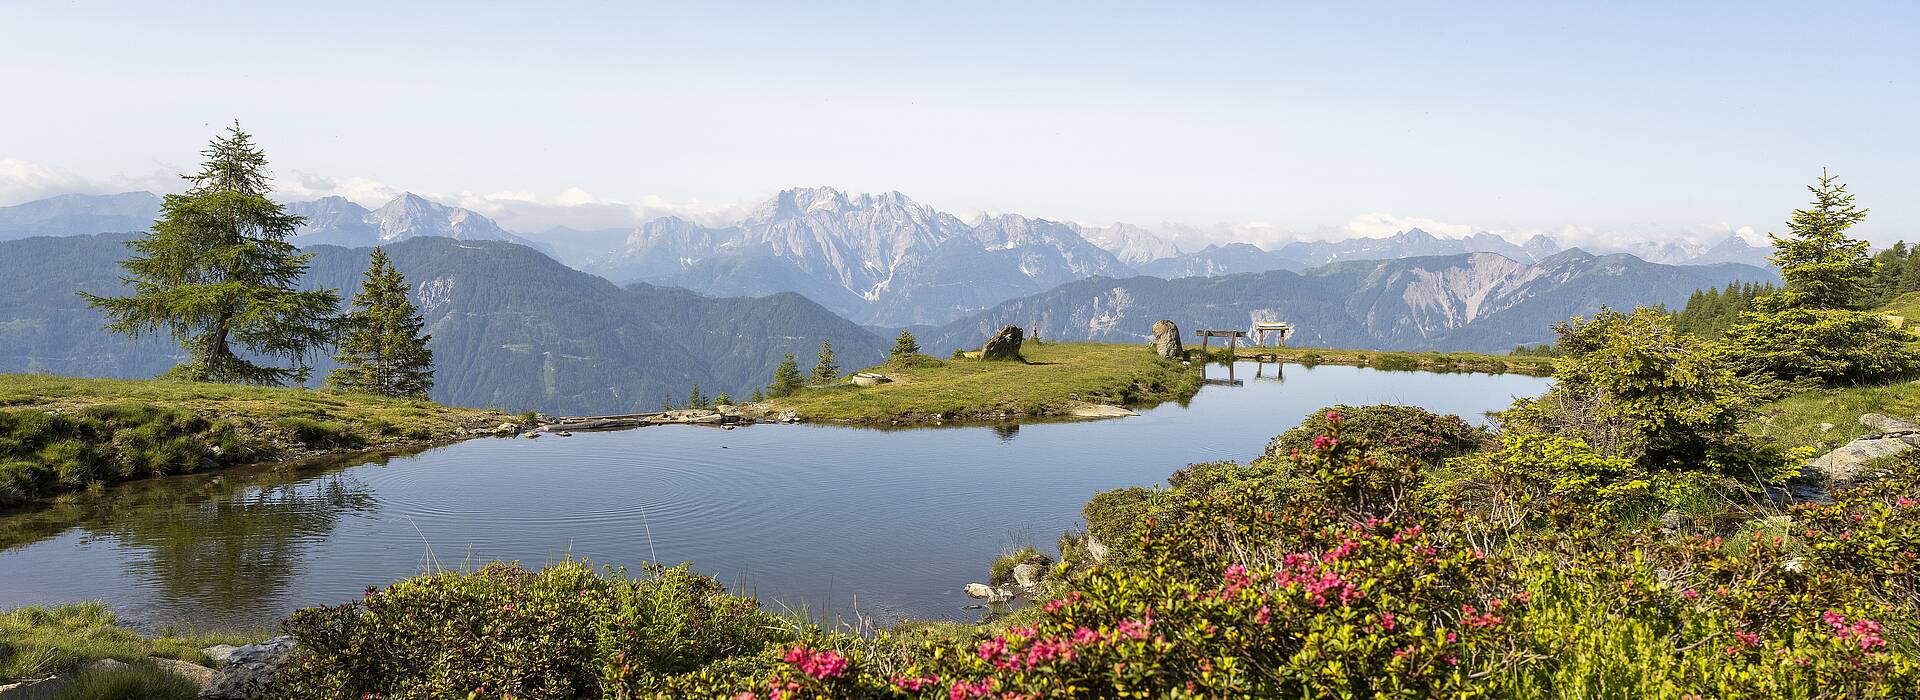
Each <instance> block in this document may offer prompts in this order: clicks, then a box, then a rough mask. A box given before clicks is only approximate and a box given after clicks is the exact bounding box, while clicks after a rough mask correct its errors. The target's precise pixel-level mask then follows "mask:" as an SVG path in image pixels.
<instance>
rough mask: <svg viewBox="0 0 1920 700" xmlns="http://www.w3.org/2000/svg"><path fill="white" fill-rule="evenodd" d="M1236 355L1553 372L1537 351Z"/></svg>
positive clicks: (1271, 350) (1425, 368) (1407, 367)
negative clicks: (1505, 353) (1494, 353)
mask: <svg viewBox="0 0 1920 700" xmlns="http://www.w3.org/2000/svg"><path fill="white" fill-rule="evenodd" d="M1208 354H1209V356H1210V357H1211V358H1214V359H1216V360H1218V359H1224V358H1225V357H1226V349H1225V348H1218V349H1216V348H1208ZM1235 354H1236V355H1237V356H1238V357H1239V358H1240V359H1243V360H1248V359H1254V358H1256V357H1258V356H1271V357H1272V358H1273V359H1276V360H1279V361H1281V362H1294V363H1299V364H1303V365H1347V366H1352V367H1371V368H1374V369H1383V370H1402V371H1422V372H1486V373H1491V374H1509V373H1510V374H1530V375H1535V376H1546V375H1549V374H1553V358H1551V357H1541V356H1537V355H1486V354H1482V353H1474V352H1399V351H1387V350H1353V349H1339V348H1279V347H1244V346H1243V347H1240V348H1239V349H1238V350H1237V351H1236V353H1235Z"/></svg>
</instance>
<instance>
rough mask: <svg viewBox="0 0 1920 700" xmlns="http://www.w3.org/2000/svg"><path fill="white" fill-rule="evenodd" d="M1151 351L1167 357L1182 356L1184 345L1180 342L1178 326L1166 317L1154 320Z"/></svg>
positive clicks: (1176, 357) (1184, 349)
mask: <svg viewBox="0 0 1920 700" xmlns="http://www.w3.org/2000/svg"><path fill="white" fill-rule="evenodd" d="M1153 351H1154V352H1156V353H1159V355H1160V356H1161V357H1165V358H1168V359H1174V360H1177V359H1180V358H1181V357H1184V356H1185V355H1186V347H1185V346H1184V345H1182V344H1181V343H1180V327H1179V326H1177V325H1174V323H1173V321H1170V320H1167V319H1160V320H1158V321H1154V322H1153Z"/></svg>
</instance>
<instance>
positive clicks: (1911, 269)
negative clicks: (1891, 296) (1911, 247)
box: [1900, 252, 1920, 294]
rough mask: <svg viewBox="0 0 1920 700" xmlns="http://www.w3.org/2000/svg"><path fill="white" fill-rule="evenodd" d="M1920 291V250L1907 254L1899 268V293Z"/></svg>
mask: <svg viewBox="0 0 1920 700" xmlns="http://www.w3.org/2000/svg"><path fill="white" fill-rule="evenodd" d="M1907 292H1920V252H1916V253H1914V254H1909V255H1908V256H1907V262H1906V264H1905V265H1904V266H1903V267H1902V268H1901V270H1900V293H1901V294H1906V293H1907Z"/></svg>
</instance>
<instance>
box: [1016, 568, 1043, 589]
mask: <svg viewBox="0 0 1920 700" xmlns="http://www.w3.org/2000/svg"><path fill="white" fill-rule="evenodd" d="M1045 575H1046V569H1045V568H1043V567H1042V566H1041V565H1039V564H1021V565H1019V566H1015V567H1013V583H1014V585H1017V586H1019V587H1021V588H1033V587H1035V586H1038V585H1040V577H1042V576H1045Z"/></svg>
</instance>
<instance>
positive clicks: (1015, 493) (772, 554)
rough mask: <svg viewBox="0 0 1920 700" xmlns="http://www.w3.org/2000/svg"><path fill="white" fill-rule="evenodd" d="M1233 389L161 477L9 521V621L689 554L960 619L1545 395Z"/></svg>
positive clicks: (1485, 382) (822, 591)
mask: <svg viewBox="0 0 1920 700" xmlns="http://www.w3.org/2000/svg"><path fill="white" fill-rule="evenodd" d="M1227 374H1228V368H1226V367H1225V366H1223V365H1216V366H1214V367H1211V368H1209V373H1208V376H1209V377H1210V378H1212V379H1216V380H1224V379H1226V377H1227ZM1233 376H1234V378H1235V379H1237V380H1239V381H1240V382H1241V384H1240V385H1238V386H1233V385H1210V386H1208V387H1207V388H1206V389H1204V390H1202V391H1201V392H1200V394H1199V395H1198V396H1196V397H1195V398H1194V399H1193V401H1192V402H1190V403H1189V404H1188V405H1186V406H1179V405H1174V404H1167V405H1164V406H1161V407H1158V408H1154V409H1151V410H1148V411H1145V412H1143V415H1141V416H1140V417H1137V418H1125V419H1119V420H1107V421H1097V422H1083V423H1039V424H1027V425H1005V426H975V427H955V428H927V429H915V430H895V431H882V430H871V429H861V428H847V427H830V426H809V425H794V426H788V425H757V426H751V427H747V428H743V429H739V430H732V431H722V430H717V429H712V428H700V427H683V426H672V427H656V428H645V429H639V430H629V431H623V432H608V433H581V434H575V435H574V436H573V437H570V438H559V437H551V436H549V437H543V438H541V439H538V440H524V439H520V440H499V439H484V440H473V441H468V442H464V443H460V444H457V445H453V446H450V447H445V448H440V449H435V450H431V451H428V452H424V453H421V454H418V455H413V456H406V457H393V458H388V459H385V460H379V461H375V462H370V463H363V464H356V465H353V466H344V467H337V466H336V467H325V468H314V467H310V468H292V467H277V468H269V469H256V470H241V471H230V472H226V473H223V474H221V475H219V476H217V477H186V478H178V479H166V480H155V481H149V482H145V483H141V484H134V485H129V486H128V487H126V488H120V489H115V490H112V491H111V492H109V493H108V494H107V495H105V496H103V497H100V498H94V499H86V500H85V501H82V502H78V503H68V504H61V505H56V506H54V507H51V508H47V509H43V510H39V511H35V512H29V513H24V514H18V515H13V516H9V517H5V518H0V543H4V544H5V545H9V546H10V548H9V549H6V550H5V551H0V609H4V608H9V607H13V606H18V605H32V604H51V603H60V602H69V601H75V600H86V599H97V600H105V601H107V602H109V603H111V604H112V605H113V606H114V607H115V608H116V609H117V610H119V611H120V613H121V615H122V616H123V617H124V618H126V619H128V620H130V621H132V622H135V623H137V624H139V625H141V626H143V627H146V628H149V629H152V628H157V627H160V626H164V625H176V626H182V627H191V628H198V629H219V628H226V629H232V628H258V627H264V626H269V625H272V624H274V623H275V622H276V621H277V620H279V619H280V618H282V617H284V616H285V615H286V614H287V613H288V612H289V611H292V610H294V609H296V608H300V607H305V606H310V605H323V604H337V603H340V602H344V601H347V600H351V599H354V598H357V597H358V596H359V595H360V593H361V591H362V590H363V589H364V588H366V587H367V586H375V585H385V584H387V583H390V582H392V581H394V580H396V579H399V578H404V577H407V576H410V575H413V574H417V573H419V572H421V571H422V570H423V568H425V567H429V566H435V565H438V566H442V567H453V568H459V567H463V566H477V565H479V564H482V563H485V562H487V561H490V560H518V561H521V562H523V563H526V564H530V565H532V564H542V563H546V562H551V561H555V560H559V559H561V558H564V557H567V556H573V557H584V558H586V559H587V560H589V561H592V562H595V563H599V564H613V565H623V566H629V567H634V568H638V567H639V566H640V565H641V564H642V563H644V562H647V561H651V560H658V561H664V562H682V561H691V562H694V566H695V568H696V569H697V570H699V571H702V572H705V573H708V574H711V575H714V576H716V577H719V578H720V579H721V580H722V581H723V582H726V583H728V584H729V585H732V586H735V587H736V588H737V589H739V590H742V591H744V592H746V593H750V594H756V595H758V596H759V597H760V598H761V599H762V600H765V601H777V602H778V603H781V604H786V605H790V606H794V607H801V606H805V607H808V608H810V609H812V610H816V611H817V610H821V609H823V608H830V609H833V610H839V611H845V610H847V609H849V608H850V607H852V606H853V605H855V604H857V606H858V610H859V611H860V612H861V613H863V614H867V615H872V616H875V617H877V618H879V619H881V620H892V619H897V618H900V617H903V616H910V617H915V618H955V619H971V618H972V617H973V616H975V615H976V613H973V612H970V611H967V610H964V606H966V605H967V604H968V603H969V602H970V601H969V600H968V599H967V598H966V597H965V596H964V595H962V594H961V593H960V587H961V585H963V584H965V583H967V582H969V581H976V580H981V579H983V578H984V577H985V571H986V567H987V564H988V562H990V561H991V560H992V559H993V557H994V556H995V555H996V554H997V553H998V552H999V551H1000V550H1001V549H1002V548H1003V547H1006V546H1007V545H1009V544H1033V545H1036V546H1038V547H1039V548H1040V549H1041V550H1042V551H1049V552H1050V551H1052V549H1053V547H1052V543H1053V541H1054V539H1055V538H1057V537H1058V536H1059V534H1060V533H1061V532H1063V531H1066V530H1068V529H1071V528H1073V527H1075V525H1076V524H1077V523H1078V522H1079V514H1080V506H1081V505H1082V504H1084V503H1085V502H1086V500H1087V499H1088V498H1089V497H1090V496H1092V495H1093V494H1094V493H1095V492H1098V491H1102V490H1106V489H1112V488H1118V487H1123V486H1136V485H1150V484H1156V483H1160V482H1161V481H1162V479H1164V478H1165V477H1166V476H1167V475H1168V474H1170V473H1172V472H1173V471H1174V470H1176V469H1179V468H1180V467H1182V466H1185V465H1187V464H1189V463H1192V462H1202V461H1211V460H1223V459H1231V460H1245V459H1248V458H1251V457H1253V456H1255V455H1257V454H1259V453H1260V451H1261V449H1262V448H1263V447H1264V446H1265V444H1266V441H1267V440H1268V439H1269V438H1271V437H1272V436H1273V435H1275V434H1278V433H1280V432H1282V431H1284V430H1286V429H1287V428H1290V427H1292V426H1293V425H1295V424H1296V423H1298V422H1299V420H1300V419H1301V417H1303V416H1304V415H1306V414H1307V412H1309V411H1311V410H1313V409H1315V408H1318V407H1321V406H1326V405H1330V404H1339V403H1346V404H1367V403H1405V404H1414V405H1418V406H1423V407H1425V408H1427V409H1429V410H1432V411H1436V412H1440V413H1454V414H1459V415H1461V416H1463V417H1465V418H1467V419H1469V420H1472V421H1475V422H1481V421H1483V420H1484V416H1483V414H1484V413H1485V412H1486V411H1489V410H1494V409H1499V408H1503V407H1505V406H1506V405H1507V404H1508V403H1510V402H1511V401H1512V400H1513V398H1514V397H1517V396H1526V395H1533V394H1537V393H1540V392H1541V391H1544V390H1545V388H1546V386H1547V383H1548V380H1546V379H1542V378H1536V377H1525V376H1520V375H1484V374H1430V373H1423V372H1383V371H1378V370H1370V369H1362V368H1353V367H1331V366H1321V367H1314V368H1308V367H1302V366H1298V365H1286V366H1285V367H1284V368H1282V367H1280V366H1277V365H1273V364H1268V365H1265V366H1264V367H1256V365H1254V364H1253V363H1239V364H1238V365H1237V366H1235V367H1234V368H1233Z"/></svg>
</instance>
